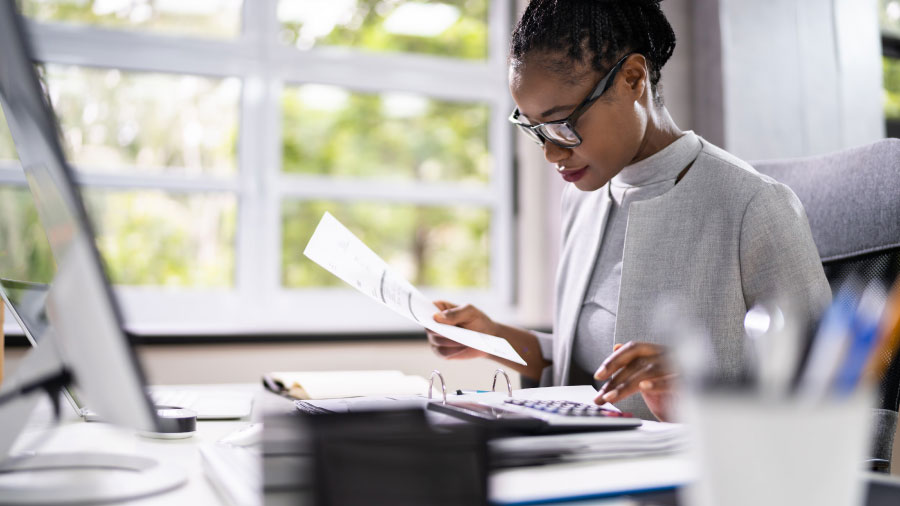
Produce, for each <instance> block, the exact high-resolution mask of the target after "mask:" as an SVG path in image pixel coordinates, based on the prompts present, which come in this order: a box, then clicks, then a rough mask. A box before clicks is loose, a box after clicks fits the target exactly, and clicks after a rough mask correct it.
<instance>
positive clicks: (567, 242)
mask: <svg viewBox="0 0 900 506" xmlns="http://www.w3.org/2000/svg"><path fill="white" fill-rule="evenodd" d="M674 48H675V35H674V33H673V32H672V28H671V26H670V25H669V23H668V21H667V20H666V18H665V15H664V14H663V13H662V11H661V10H660V7H659V1H658V0H657V1H653V0H532V2H531V3H530V4H529V5H528V7H527V9H526V10H525V13H524V14H523V15H522V19H520V20H519V23H518V24H517V26H516V28H515V30H514V32H513V37H512V44H511V48H510V54H509V87H510V92H511V93H512V96H513V99H514V100H515V102H516V105H517V107H516V110H515V111H514V112H513V114H512V116H510V121H512V122H513V123H515V124H516V125H517V127H518V128H519V129H520V130H522V131H523V132H524V133H525V134H526V135H528V136H529V137H531V138H532V139H533V140H535V141H536V142H537V143H538V144H540V145H541V146H542V148H543V151H544V156H545V157H546V159H547V160H548V161H549V162H551V163H553V164H554V165H555V166H556V169H557V171H558V172H559V173H560V175H561V177H562V178H563V179H564V180H565V181H567V182H568V183H569V184H568V185H567V186H566V188H565V190H564V193H563V196H562V219H563V226H562V231H563V238H562V240H563V242H562V252H561V257H560V263H559V266H558V272H557V282H556V283H557V291H556V312H555V316H554V333H553V335H552V336H550V335H545V334H541V333H537V332H532V331H529V330H525V329H521V328H516V327H512V326H508V325H502V324H499V323H496V322H494V321H492V320H491V319H490V318H489V317H488V316H486V315H485V314H484V313H482V312H481V311H479V310H478V309H477V308H475V307H472V306H468V305H465V306H454V305H453V304H450V303H447V302H444V301H438V302H437V305H438V307H439V308H440V309H441V310H442V311H441V312H440V313H437V314H436V315H435V320H437V321H438V322H441V323H448V324H452V325H459V326H462V327H466V328H470V329H473V330H478V331H481V332H485V333H488V334H493V335H497V336H501V337H503V338H505V339H507V340H508V341H509V342H510V343H511V344H512V345H513V347H514V348H515V349H516V350H517V351H518V352H519V353H520V355H522V357H523V358H524V359H525V360H526V361H527V362H528V366H527V367H523V366H518V365H516V364H512V363H506V362H505V365H506V366H507V367H511V368H513V369H516V370H517V371H519V372H520V373H521V374H522V375H524V376H526V377H529V378H532V379H541V382H542V384H544V385H548V384H556V385H565V384H591V383H592V382H595V381H596V382H597V383H596V384H597V385H598V386H600V389H599V392H598V395H597V398H596V402H598V403H602V402H613V403H616V404H617V405H618V406H619V407H620V408H622V409H624V410H626V411H632V412H635V413H636V414H637V415H639V416H642V417H650V416H651V415H655V416H656V417H658V418H660V419H663V420H666V419H670V418H671V407H670V402H669V399H670V394H671V393H672V391H673V384H672V383H673V379H674V377H673V373H672V368H671V367H670V364H669V361H668V360H667V358H666V349H667V348H666V345H667V343H666V339H667V337H668V336H657V335H654V332H652V331H651V328H650V321H651V319H652V318H651V314H650V313H651V312H652V309H653V304H654V302H655V301H656V300H657V298H658V296H659V294H660V293H665V294H668V295H670V296H672V297H676V298H677V299H678V300H679V302H680V303H681V304H682V305H683V306H684V307H685V310H686V311H687V312H688V313H689V316H690V317H691V319H693V320H694V321H697V322H701V323H703V324H704V325H705V327H706V329H707V330H708V331H709V333H710V335H711V336H712V339H713V348H714V353H715V359H716V362H717V363H716V364H715V365H716V369H717V370H718V371H719V372H720V374H726V375H727V374H728V372H729V371H731V372H734V371H739V370H740V369H741V366H742V364H741V357H742V355H741V352H742V348H743V344H742V342H741V341H742V339H743V338H744V337H743V335H744V334H743V327H742V323H743V318H744V315H745V313H746V311H747V309H748V308H750V307H752V306H753V305H754V304H755V303H757V302H761V301H767V300H770V299H772V298H775V297H784V298H789V299H790V300H791V301H792V302H793V303H794V304H795V305H796V309H797V310H798V311H799V312H800V314H801V315H802V316H804V317H806V318H809V319H813V318H815V317H816V316H817V315H818V313H819V312H820V311H821V309H822V308H823V307H824V305H825V304H827V303H828V301H829V300H830V296H831V292H830V290H829V287H828V283H827V281H826V279H825V275H824V272H823V270H822V265H821V263H820V261H819V256H818V254H817V252H816V248H815V245H814V244H813V241H812V236H811V234H810V231H809V225H808V223H807V220H806V215H805V213H804V212H803V208H802V206H801V205H800V202H799V201H798V200H797V197H796V196H795V195H794V194H793V193H792V192H791V190H790V189H788V188H787V187H786V186H784V185H782V184H779V183H777V182H775V181H774V180H772V179H771V178H768V177H766V176H763V175H761V174H759V173H757V172H756V171H755V170H753V168H751V167H750V166H749V165H748V164H747V163H745V162H743V161H741V160H740V159H738V158H736V157H734V156H733V155H731V154H729V153H727V152H725V151H723V150H721V149H719V148H717V147H716V146H713V145H712V144H710V143H708V142H707V141H705V140H704V139H702V138H700V137H698V136H697V135H695V134H694V133H693V132H690V131H687V132H685V131H682V130H680V129H679V128H678V126H677V125H676V124H675V122H674V121H673V120H672V118H671V116H670V115H669V113H668V111H667V110H666V107H665V105H664V104H663V100H662V96H661V94H660V90H659V79H660V71H661V69H662V67H663V66H664V65H665V63H666V61H667V60H668V59H669V57H670V56H671V55H672V52H673V50H674ZM429 340H430V342H431V344H432V347H433V348H434V350H435V351H436V352H437V353H438V354H439V355H441V356H443V357H446V358H452V359H458V358H471V357H476V356H484V353H482V352H479V351H477V350H473V349H470V348H467V347H464V346H462V345H459V344H458V343H455V342H453V341H450V340H448V339H445V338H442V337H441V336H438V335H435V334H433V333H430V334H429ZM604 382H605V383H604ZM636 393H640V394H641V395H640V396H637V395H634V394H636Z"/></svg>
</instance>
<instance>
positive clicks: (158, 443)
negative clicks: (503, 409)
mask: <svg viewBox="0 0 900 506" xmlns="http://www.w3.org/2000/svg"><path fill="white" fill-rule="evenodd" d="M190 388H192V389H193V388H194V386H191V387H190ZM209 388H217V389H234V390H238V389H239V390H243V391H253V392H255V400H254V408H253V414H252V415H251V419H252V420H247V419H245V420H237V421H202V422H198V424H197V433H196V434H195V435H194V436H193V437H191V438H188V439H181V440H160V439H150V438H146V437H142V436H139V435H137V434H135V433H134V431H131V430H127V429H119V428H116V427H112V426H110V425H106V424H102V423H86V422H84V421H82V420H81V419H80V418H78V417H76V416H75V414H74V413H73V412H72V410H70V409H67V406H65V405H63V408H64V409H63V420H62V422H61V424H60V425H58V426H56V427H54V428H52V430H51V431H50V432H47V429H48V427H51V425H50V423H49V421H50V419H51V418H50V408H49V403H45V404H42V406H41V408H40V409H38V410H36V412H35V413H34V415H33V416H32V419H31V420H30V421H29V425H28V428H27V430H26V431H25V433H23V435H22V436H21V437H20V438H19V440H18V441H17V442H16V446H15V450H16V451H22V450H24V449H26V448H28V447H29V445H30V444H32V442H33V441H35V440H36V438H42V437H46V441H44V443H43V444H42V445H41V446H40V448H39V450H38V452H39V453H40V452H81V451H93V452H96V451H101V452H109V453H122V454H136V455H142V456H147V457H152V458H155V459H157V460H159V461H160V462H162V463H163V464H165V465H176V466H181V467H182V468H183V469H185V470H186V471H187V475H188V482H187V484H186V485H184V486H182V487H180V488H178V489H176V490H174V491H171V492H168V493H164V494H160V495H156V496H153V497H148V498H145V499H141V500H135V501H130V502H128V504H129V505H135V506H157V505H159V506H161V505H167V506H168V505H182V504H184V505H188V504H190V505H196V506H205V505H220V504H223V501H222V499H221V497H220V496H219V495H218V493H217V492H216V490H215V489H214V488H213V487H212V485H211V484H210V482H209V481H208V480H207V479H206V477H205V475H204V471H203V465H202V462H201V457H200V453H199V451H198V449H199V447H200V446H201V445H204V444H209V443H214V442H216V441H217V440H219V439H220V438H222V437H223V436H225V435H227V434H230V433H232V432H234V431H236V430H238V429H240V428H242V427H244V426H246V425H247V424H248V423H250V422H251V421H257V420H261V418H262V416H263V414H264V413H273V412H285V411H288V410H290V409H291V404H290V402H288V401H287V400H285V399H283V398H281V397H278V396H276V395H274V394H271V393H269V392H266V391H264V390H263V389H262V388H261V387H259V386H257V385H218V386H210V387H209ZM658 458H659V457H656V459H658ZM672 458H681V457H672ZM641 460H642V459H627V460H625V461H622V465H635V464H636V463H639V462H640V461H641ZM593 465H596V464H591V463H584V464H577V465H576V464H564V465H547V466H541V467H540V468H539V469H538V470H537V472H538V473H542V474H545V475H546V479H554V480H558V479H559V475H560V474H561V473H564V474H569V472H568V471H567V469H568V470H569V471H571V472H572V474H583V473H584V472H585V471H586V470H587V469H589V468H590V467H591V466H593ZM610 465H614V461H605V462H603V463H602V464H600V466H610ZM882 480H887V483H888V484H889V485H890V486H888V485H884V484H881V483H876V484H875V485H872V486H871V487H870V490H871V491H874V492H875V493H873V494H871V497H870V499H869V501H868V502H867V506H882V505H885V506H886V505H888V504H900V481H898V480H893V479H891V478H882ZM267 499H268V498H267ZM635 499H637V500H638V501H637V502H630V501H626V502H623V501H622V500H621V499H595V500H590V501H580V502H567V503H566V504H567V505H587V504H591V505H598V506H618V505H624V504H629V505H632V506H634V505H635V504H655V505H660V506H667V505H675V504H677V502H676V499H675V497H674V493H673V492H671V491H664V492H657V493H650V494H640V495H638V496H636V497H635ZM643 501H647V502H646V503H644V502H643ZM271 502H274V503H282V502H284V503H285V504H289V503H290V502H288V501H279V500H277V499H276V500H275V501H271ZM271 502H270V501H267V504H269V503H271Z"/></svg>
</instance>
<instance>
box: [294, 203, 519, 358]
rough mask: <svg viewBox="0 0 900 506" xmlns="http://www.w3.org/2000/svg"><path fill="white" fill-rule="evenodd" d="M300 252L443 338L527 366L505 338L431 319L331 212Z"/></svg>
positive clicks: (422, 301) (421, 299)
mask: <svg viewBox="0 0 900 506" xmlns="http://www.w3.org/2000/svg"><path fill="white" fill-rule="evenodd" d="M303 254H304V255H306V257H307V258H309V259H310V260H312V261H313V262H315V263H317V264H319V265H320V266H322V267H323V268H324V269H325V270H327V271H328V272H330V273H332V274H334V275H335V276H337V277H338V278H340V279H341V280H342V281H344V282H345V283H347V284H348V285H350V286H352V287H354V288H356V289H357V290H359V291H360V292H362V293H364V294H366V295H368V296H369V297H371V298H373V299H375V300H377V301H378V302H381V303H382V304H384V305H385V306H387V307H389V308H390V309H392V310H393V311H394V312H396V313H398V314H400V315H402V316H404V317H405V318H407V319H409V320H412V321H414V322H416V323H418V324H419V325H422V326H423V327H425V328H427V329H429V330H432V331H434V332H437V333H438V334H440V335H442V336H444V337H446V338H447V339H452V340H454V341H456V342H458V343H460V344H464V345H466V346H469V347H471V348H475V349H476V350H481V351H483V352H485V353H489V354H491V355H494V356H497V357H500V358H505V359H507V360H511V361H513V362H516V363H518V364H522V365H526V364H525V361H524V360H522V357H520V356H519V354H518V353H516V350H514V349H513V347H512V346H510V344H509V342H507V341H506V339H502V338H499V337H497V336H491V335H488V334H483V333H481V332H475V331H472V330H468V329H464V328H461V327H454V326H452V325H445V324H442V323H438V322H436V321H434V318H432V315H433V314H434V313H435V312H437V311H438V308H437V306H435V305H434V304H432V303H431V301H429V300H428V298H427V297H425V295H423V294H422V292H420V291H419V290H418V289H417V288H416V287H415V286H413V285H412V283H410V282H409V281H407V280H406V279H404V278H403V277H401V276H399V275H397V274H396V273H394V272H393V271H392V270H391V268H390V267H389V266H388V264H387V263H386V262H385V261H384V260H382V259H381V257H379V256H378V255H377V254H376V253H375V252H373V251H372V250H371V249H369V247H368V246H366V245H365V244H364V243H363V242H362V241H360V240H359V239H358V238H357V237H356V236H355V235H353V232H351V231H350V230H348V229H347V227H345V226H344V225H342V224H341V222H339V221H338V220H337V219H336V218H335V217H334V216H332V215H331V214H330V213H327V212H326V213H325V214H324V215H323V216H322V219H321V221H319V225H318V226H317V227H316V231H315V232H313V235H312V237H311V238H310V240H309V243H308V244H307V245H306V249H305V250H304V251H303Z"/></svg>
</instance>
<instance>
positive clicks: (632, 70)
mask: <svg viewBox="0 0 900 506" xmlns="http://www.w3.org/2000/svg"><path fill="white" fill-rule="evenodd" d="M621 73H622V77H623V79H622V81H623V82H624V83H625V88H626V89H627V94H628V96H629V97H630V98H631V99H632V100H637V99H639V98H641V97H642V96H643V95H644V92H645V91H646V90H647V86H648V85H649V79H648V77H649V75H650V73H649V72H648V70H647V59H646V58H644V55H642V54H633V55H631V56H629V57H628V59H627V60H625V63H623V64H622V70H621Z"/></svg>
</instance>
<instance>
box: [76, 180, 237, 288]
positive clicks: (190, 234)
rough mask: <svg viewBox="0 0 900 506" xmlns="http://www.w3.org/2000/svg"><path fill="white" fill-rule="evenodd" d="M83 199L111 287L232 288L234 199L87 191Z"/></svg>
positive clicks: (147, 192)
mask: <svg viewBox="0 0 900 506" xmlns="http://www.w3.org/2000/svg"><path fill="white" fill-rule="evenodd" d="M86 197H87V202H88V207H89V209H90V214H91V217H92V219H93V221H94V224H95V227H96V230H95V232H96V234H97V244H98V246H99V248H100V252H101V253H102V255H103V258H104V260H105V261H106V264H107V268H108V269H109V271H110V277H111V278H112V281H113V282H114V283H118V284H123V285H165V286H181V287H202V288H206V287H230V286H233V285H234V238H235V219H236V208H237V199H236V197H235V196H234V195H231V194H212V193H210V194H202V195H197V194H191V195H175V194H169V193H164V192H160V191H134V192H120V191H107V190H99V189H88V190H87V191H86Z"/></svg>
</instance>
